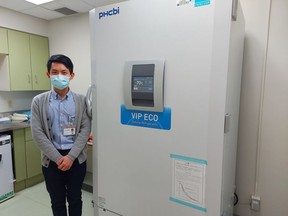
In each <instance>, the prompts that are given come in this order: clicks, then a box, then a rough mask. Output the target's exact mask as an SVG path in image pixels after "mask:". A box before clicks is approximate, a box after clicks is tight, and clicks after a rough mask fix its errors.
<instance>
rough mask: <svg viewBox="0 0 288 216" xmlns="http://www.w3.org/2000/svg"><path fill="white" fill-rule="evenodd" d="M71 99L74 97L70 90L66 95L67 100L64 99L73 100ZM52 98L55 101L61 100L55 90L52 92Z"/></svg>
mask: <svg viewBox="0 0 288 216" xmlns="http://www.w3.org/2000/svg"><path fill="white" fill-rule="evenodd" d="M71 97H72V93H71V91H70V89H69V91H68V92H67V94H66V95H65V98H64V99H66V100H68V99H69V98H71ZM51 98H52V99H54V100H58V99H60V96H59V94H57V92H55V90H54V89H52V90H51ZM64 99H63V100H64Z"/></svg>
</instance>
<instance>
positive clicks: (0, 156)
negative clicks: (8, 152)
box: [0, 154, 2, 162]
mask: <svg viewBox="0 0 288 216" xmlns="http://www.w3.org/2000/svg"><path fill="white" fill-rule="evenodd" d="M1 161H2V154H0V162H1Z"/></svg>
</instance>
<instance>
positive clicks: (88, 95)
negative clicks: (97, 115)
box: [86, 85, 95, 118]
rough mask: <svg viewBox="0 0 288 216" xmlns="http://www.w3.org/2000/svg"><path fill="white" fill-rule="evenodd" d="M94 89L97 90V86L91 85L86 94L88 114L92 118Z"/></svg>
mask: <svg viewBox="0 0 288 216" xmlns="http://www.w3.org/2000/svg"><path fill="white" fill-rule="evenodd" d="M93 88H95V86H94V85H90V86H89V88H88V90H87V93H86V106H87V114H88V116H89V117H90V118H92V89H93Z"/></svg>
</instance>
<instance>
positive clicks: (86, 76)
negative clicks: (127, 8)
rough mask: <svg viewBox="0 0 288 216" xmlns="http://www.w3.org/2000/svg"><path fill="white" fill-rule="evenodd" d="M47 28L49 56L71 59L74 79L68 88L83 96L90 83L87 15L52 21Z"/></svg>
mask: <svg viewBox="0 0 288 216" xmlns="http://www.w3.org/2000/svg"><path fill="white" fill-rule="evenodd" d="M48 26H49V27H48V30H49V40H50V54H51V55H52V54H58V53H61V54H65V55H67V56H69V57H70V58H71V60H72V61H73V63H74V72H75V77H74V79H73V80H72V81H71V84H70V87H71V89H72V90H73V91H75V92H78V93H81V94H84V95H85V94H86V91H87V88H88V86H89V84H90V83H91V65H90V62H91V57H90V32H89V14H88V13H86V14H80V15H77V16H69V17H66V18H61V19H57V20H52V21H50V22H49V25H48Z"/></svg>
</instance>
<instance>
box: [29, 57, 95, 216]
mask: <svg viewBox="0 0 288 216" xmlns="http://www.w3.org/2000/svg"><path fill="white" fill-rule="evenodd" d="M47 70H48V72H47V76H48V77H49V78H50V80H51V84H52V86H53V89H52V90H51V91H48V92H44V93H42V94H39V95H37V96H35V97H34V98H33V101H32V105H31V128H32V136H33V139H34V140H35V142H36V143H37V144H38V146H39V148H40V150H41V154H42V172H43V175H44V178H45V183H46V188H47V191H48V192H49V195H50V198H51V206H52V211H53V215H54V216H67V208H66V199H67V201H68V204H69V207H68V212H69V216H80V215H81V214H82V193H81V188H82V184H83V180H84V177H85V174H86V158H87V152H86V143H87V140H88V138H89V135H90V132H91V120H90V119H89V117H88V115H87V113H86V103H85V96H83V95H80V94H76V93H74V92H72V91H71V90H70V88H69V82H70V81H71V80H72V79H73V78H74V76H75V74H74V71H73V63H72V61H71V60H70V58H69V57H67V56H64V55H53V56H51V57H50V58H49V60H48V62H47Z"/></svg>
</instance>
